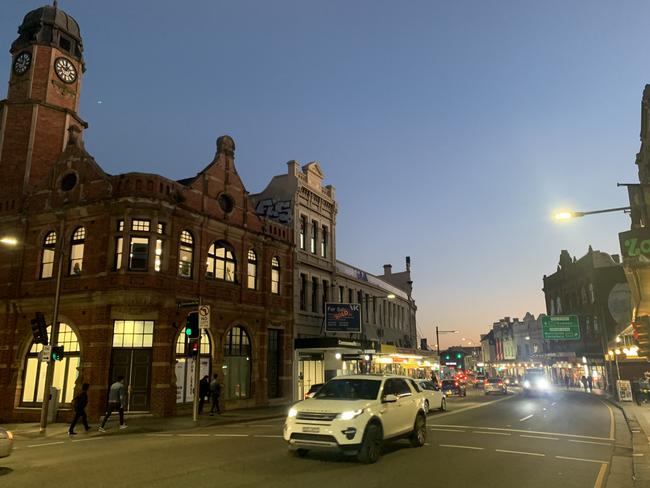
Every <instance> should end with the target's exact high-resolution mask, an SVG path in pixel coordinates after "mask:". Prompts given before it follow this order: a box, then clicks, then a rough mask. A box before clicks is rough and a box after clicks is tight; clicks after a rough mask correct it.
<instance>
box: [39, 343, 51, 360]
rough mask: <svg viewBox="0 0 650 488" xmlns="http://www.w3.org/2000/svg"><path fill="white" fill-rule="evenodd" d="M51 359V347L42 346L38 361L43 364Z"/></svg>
mask: <svg viewBox="0 0 650 488" xmlns="http://www.w3.org/2000/svg"><path fill="white" fill-rule="evenodd" d="M51 357H52V346H43V350H42V351H41V355H40V360H41V361H42V362H44V363H49V362H50V358H51Z"/></svg>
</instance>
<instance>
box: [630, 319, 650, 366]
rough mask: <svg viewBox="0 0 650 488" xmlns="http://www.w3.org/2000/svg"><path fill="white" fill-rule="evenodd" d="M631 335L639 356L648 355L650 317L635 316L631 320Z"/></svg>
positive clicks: (649, 349)
mask: <svg viewBox="0 0 650 488" xmlns="http://www.w3.org/2000/svg"><path fill="white" fill-rule="evenodd" d="M632 328H633V332H632V335H633V337H634V340H635V341H636V343H637V345H638V346H639V356H646V357H650V317H648V316H647V315H645V316H643V317H637V318H636V320H635V321H634V322H632Z"/></svg>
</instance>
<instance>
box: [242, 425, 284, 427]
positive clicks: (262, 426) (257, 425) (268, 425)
mask: <svg viewBox="0 0 650 488" xmlns="http://www.w3.org/2000/svg"><path fill="white" fill-rule="evenodd" d="M281 425H282V424H275V425H270V424H250V427H278V426H281Z"/></svg>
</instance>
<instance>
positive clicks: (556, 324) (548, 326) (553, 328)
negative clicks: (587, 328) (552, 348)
mask: <svg viewBox="0 0 650 488" xmlns="http://www.w3.org/2000/svg"><path fill="white" fill-rule="evenodd" d="M542 334H543V337H544V340H547V341H577V340H580V324H579V322H578V316H577V315H550V316H549V315H546V316H544V317H542Z"/></svg>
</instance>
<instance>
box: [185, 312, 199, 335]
mask: <svg viewBox="0 0 650 488" xmlns="http://www.w3.org/2000/svg"><path fill="white" fill-rule="evenodd" d="M185 335H186V336H187V337H188V338H189V339H198V338H199V337H200V336H201V331H200V330H199V313H198V312H190V313H188V314H187V321H186V323H185Z"/></svg>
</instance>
